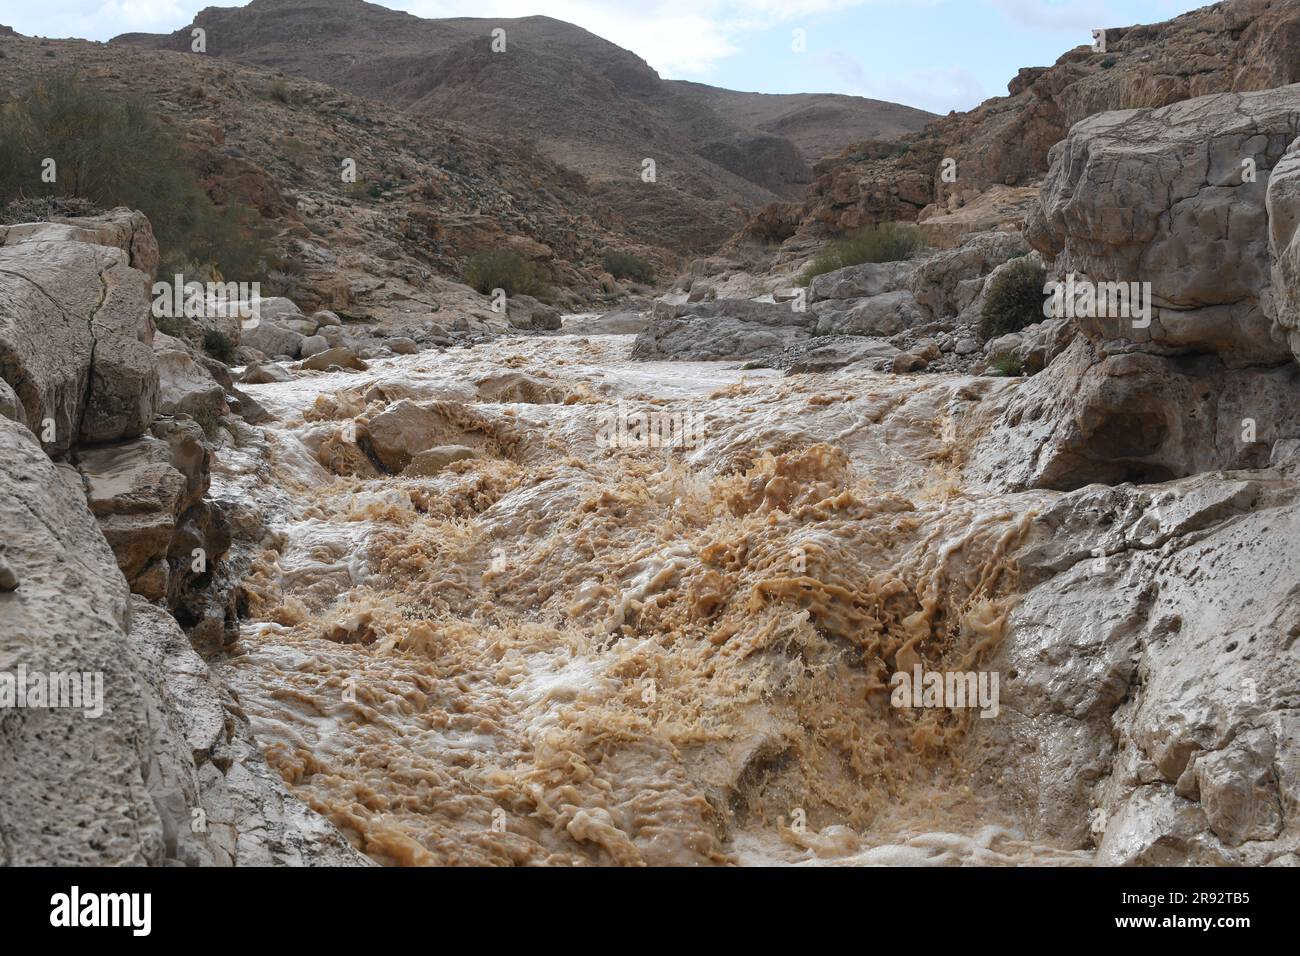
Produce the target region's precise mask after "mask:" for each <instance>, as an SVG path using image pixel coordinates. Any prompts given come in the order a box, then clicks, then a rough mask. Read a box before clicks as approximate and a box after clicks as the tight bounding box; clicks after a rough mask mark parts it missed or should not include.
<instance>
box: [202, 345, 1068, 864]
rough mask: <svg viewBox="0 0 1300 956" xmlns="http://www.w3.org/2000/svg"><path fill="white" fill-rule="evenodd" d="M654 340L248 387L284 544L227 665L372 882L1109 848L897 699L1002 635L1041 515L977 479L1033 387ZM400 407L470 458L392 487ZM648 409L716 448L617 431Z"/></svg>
mask: <svg viewBox="0 0 1300 956" xmlns="http://www.w3.org/2000/svg"><path fill="white" fill-rule="evenodd" d="M631 342H632V339H631V337H630V336H593V337H589V338H579V337H573V336H559V337H553V338H517V339H503V340H499V341H496V342H494V343H492V344H489V345H484V346H479V347H476V348H473V349H450V350H446V351H443V352H425V353H422V354H418V355H413V356H404V357H398V358H393V359H387V360H380V361H376V362H374V363H372V366H371V369H370V370H369V371H368V372H363V373H334V374H318V375H311V376H310V377H302V378H298V379H295V380H294V381H292V382H288V383H283V384H270V385H261V386H250V387H248V390H249V392H251V393H252V394H253V395H254V396H255V397H256V398H257V399H258V400H259V401H260V402H262V403H263V404H264V405H266V406H267V408H268V409H270V410H271V411H272V412H273V414H275V415H276V417H277V421H276V422H275V423H273V424H272V425H270V426H267V427H266V428H265V429H264V433H265V438H264V439H261V438H259V439H257V440H255V441H244V442H240V443H239V447H234V446H231V447H228V448H225V449H223V450H222V452H221V455H220V462H219V465H218V467H217V469H216V473H215V474H214V484H213V490H214V494H216V495H217V496H219V497H221V498H223V499H225V500H227V501H232V502H240V503H242V504H241V507H243V508H244V509H245V511H249V510H250V505H255V506H256V508H257V509H259V510H260V511H261V513H262V515H261V519H260V520H262V521H264V522H265V525H266V529H267V533H266V536H265V537H264V539H263V541H262V544H261V546H260V547H259V549H257V551H256V553H255V554H254V555H253V562H252V569H251V572H250V574H249V577H248V580H247V582H246V585H245V589H246V592H247V595H248V615H249V616H248V618H247V620H246V621H245V623H244V625H243V631H242V637H241V641H240V644H239V651H238V654H237V656H235V657H233V658H232V659H231V660H230V661H229V663H228V664H226V665H225V666H224V667H223V672H224V676H225V677H226V679H227V680H228V681H229V682H230V684H231V685H232V686H233V687H234V688H235V690H236V691H237V693H238V694H239V697H240V699H241V701H242V704H243V707H244V708H245V710H246V711H247V713H248V715H249V717H250V718H251V720H252V722H253V728H254V731H255V733H256V736H257V740H258V743H259V745H260V746H261V747H262V749H263V750H264V751H265V752H266V754H267V756H268V758H269V760H270V761H271V764H272V766H274V767H275V768H276V769H277V770H278V771H279V772H280V773H281V774H282V775H283V776H284V777H285V779H286V780H287V781H288V782H289V783H290V785H291V786H292V787H293V789H294V790H295V792H296V793H297V794H298V795H299V796H300V797H301V798H302V799H304V800H305V801H306V802H307V803H308V804H310V805H311V806H312V807H314V808H315V809H317V810H318V811H319V812H321V813H322V814H324V815H325V816H327V817H328V818H329V819H330V820H332V821H333V822H334V823H335V824H336V825H338V826H339V827H340V828H341V829H342V830H343V831H344V832H345V833H346V834H347V835H348V836H349V837H350V838H351V839H352V841H353V842H354V844H355V845H356V846H357V847H358V848H359V849H361V850H362V851H363V852H365V853H366V854H368V855H369V856H370V857H371V858H372V859H374V860H375V861H376V862H379V863H383V864H400V865H443V864H559V865H574V864H578V865H584V864H606V865H608V864H622V865H629V864H630V865H636V864H651V865H663V864H682V865H696V864H726V863H740V864H754V863H838V864H867V863H937V864H952V863H972V864H986V863H994V864H1003V863H1005V864H1010V863H1024V862H1039V863H1061V864H1079V863H1087V862H1089V860H1090V855H1089V853H1087V852H1084V851H1068V850H1064V849H1060V848H1055V847H1051V846H1043V845H1034V844H1031V843H1029V842H1027V841H1026V840H1024V839H1022V838H1021V836H1020V835H1019V834H1018V833H1017V831H1016V830H1015V828H1014V826H1013V825H1012V822H1011V821H1008V820H1002V819H998V818H997V817H996V815H995V814H994V811H993V810H992V809H991V804H992V801H991V800H990V799H988V797H989V796H990V795H989V794H987V793H985V792H984V788H985V784H983V783H982V782H980V781H977V780H976V779H975V776H974V774H973V772H972V771H971V770H969V769H968V768H969V767H971V766H973V765H974V763H975V762H976V759H977V755H975V754H972V753H971V752H970V747H971V746H973V744H971V743H970V741H969V740H968V738H967V734H966V731H967V729H968V726H969V723H970V722H971V721H972V720H978V719H980V718H979V717H978V712H976V711H972V710H969V709H966V710H945V709H940V708H931V709H900V708H897V707H892V706H891V704H890V686H889V684H890V675H891V674H892V673H894V672H895V671H898V670H905V671H909V672H910V671H911V669H912V668H913V667H914V666H916V665H921V666H922V667H923V668H925V669H928V670H961V671H968V670H974V669H978V667H979V665H980V663H981V662H982V661H984V660H985V659H986V658H987V656H988V655H989V654H990V653H991V651H992V650H993V649H994V648H995V647H996V646H997V644H998V642H999V641H1000V640H1001V639H1002V637H1003V631H1004V628H1005V624H1006V620H1007V615H1008V612H1009V610H1010V608H1011V607H1012V606H1013V605H1014V602H1015V601H1016V596H1017V593H1016V586H1017V582H1016V574H1015V568H1014V567H1013V566H1012V565H1011V564H1010V563H1009V562H1008V560H1007V557H1006V556H1007V553H1008V550H1009V549H1011V548H1013V547H1014V546H1015V545H1016V543H1017V542H1018V541H1019V540H1020V538H1021V536H1022V535H1023V534H1024V533H1025V529H1026V527H1027V524H1028V522H1029V520H1030V519H1031V518H1032V516H1033V515H1034V514H1035V513H1036V512H1037V510H1038V509H1040V508H1041V507H1042V506H1043V504H1044V503H1045V501H1047V500H1048V498H1047V496H1046V495H1045V494H1043V493H1033V494H1026V495H1017V496H1006V495H1001V496H998V497H987V496H982V495H981V494H980V493H979V491H978V489H973V488H967V487H964V485H963V482H962V477H961V475H962V464H963V460H964V457H965V455H966V453H967V450H968V447H969V444H970V442H971V440H972V439H973V437H974V436H975V435H977V434H978V433H979V430H980V429H981V428H982V427H983V425H984V423H985V416H986V415H987V414H989V412H988V411H986V410H987V409H989V408H992V407H996V405H997V404H998V403H997V401H996V399H997V398H998V396H999V395H1000V394H1001V393H1002V392H1003V390H1005V389H1007V388H1008V387H1009V385H1008V383H1006V382H1005V381H1002V380H998V379H990V378H979V379H976V378H963V377H945V376H916V377H899V376H893V375H886V374H874V373H863V372H854V373H848V372H844V373H830V374H819V375H805V376H793V377H790V378H783V377H781V376H780V374H779V373H777V372H772V371H765V370H760V371H738V370H736V369H734V368H729V367H727V366H726V365H725V364H721V363H634V362H631V361H630V360H629V358H628V355H629V352H630V349H631ZM403 400H409V401H415V402H417V403H420V404H422V405H426V406H427V407H428V408H429V409H430V410H431V411H432V415H431V416H426V417H427V418H428V420H429V422H431V423H432V424H430V425H429V426H428V427H429V428H430V429H431V434H430V436H429V440H430V441H432V443H433V444H438V445H446V444H459V445H466V446H469V447H471V448H473V449H475V451H476V452H477V457H474V458H470V459H467V460H463V461H458V462H455V463H454V464H451V465H449V466H448V467H446V468H445V469H444V470H442V471H440V472H437V473H436V474H434V475H432V476H431V477H406V476H391V475H382V476H376V475H375V474H374V472H373V470H372V469H371V465H370V462H369V461H368V460H365V456H364V455H363V454H362V453H361V451H360V450H359V449H358V445H357V439H358V435H361V436H364V435H366V434H367V425H368V423H369V422H370V421H372V420H373V419H375V417H376V416H378V415H379V414H381V413H383V412H384V410H385V409H386V408H390V407H392V405H394V404H395V403H397V402H400V401H403ZM639 414H645V415H647V416H650V415H657V416H660V417H661V420H665V421H673V422H678V423H680V422H683V421H689V422H692V423H693V427H694V431H692V432H690V433H688V434H689V437H690V438H692V439H694V441H693V442H688V443H687V444H688V445H690V447H680V446H674V447H667V448H665V447H659V448H654V447H642V446H641V444H640V443H637V442H636V441H634V440H630V439H629V440H623V438H622V437H620V438H616V439H615V440H613V441H612V442H611V441H610V436H611V435H616V436H618V435H623V436H625V435H626V434H627V433H626V431H625V432H624V433H620V432H619V431H618V430H617V429H615V430H613V431H611V430H610V428H609V425H610V422H611V420H612V419H613V418H614V417H615V416H617V415H623V416H624V420H625V421H626V420H627V418H628V416H636V415H639ZM674 416H675V417H674ZM361 443H362V445H364V444H365V442H364V439H363V440H362V442H361Z"/></svg>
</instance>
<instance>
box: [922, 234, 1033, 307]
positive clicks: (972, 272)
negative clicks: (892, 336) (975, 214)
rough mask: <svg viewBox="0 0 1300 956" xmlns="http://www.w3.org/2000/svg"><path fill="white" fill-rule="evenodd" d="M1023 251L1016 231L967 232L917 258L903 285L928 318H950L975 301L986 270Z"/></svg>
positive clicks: (988, 272) (1022, 241) (986, 275)
mask: <svg viewBox="0 0 1300 956" xmlns="http://www.w3.org/2000/svg"><path fill="white" fill-rule="evenodd" d="M1025 251H1027V250H1026V249H1025V243H1024V240H1023V239H1021V237H1020V236H1019V235H1018V234H1014V233H1006V232H985V233H978V234H975V235H971V236H967V237H966V238H964V239H963V240H962V242H961V243H960V244H959V245H958V246H956V247H955V248H953V249H946V250H943V251H941V252H938V253H936V254H935V255H932V256H928V257H926V258H925V259H922V260H920V261H919V262H918V263H917V265H916V268H915V269H913V270H912V272H911V274H910V275H909V277H908V280H907V288H908V289H909V290H910V291H911V293H912V295H913V296H914V297H915V299H916V302H917V305H919V306H920V308H921V310H922V311H923V312H924V313H925V314H926V316H927V317H928V318H930V319H932V320H934V319H944V318H952V317H954V316H957V315H960V314H961V313H962V312H964V311H965V310H966V309H967V308H969V307H970V306H971V304H972V303H974V302H975V301H976V299H977V298H978V296H979V294H980V292H981V291H982V290H983V288H984V284H985V281H986V279H987V278H988V276H989V274H990V273H992V272H993V271H994V270H995V269H996V268H997V267H998V266H1000V265H1002V264H1004V263H1005V262H1007V261H1008V260H1009V259H1011V258H1012V256H1014V255H1017V254H1019V253H1024V252H1025Z"/></svg>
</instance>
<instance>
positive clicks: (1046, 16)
mask: <svg viewBox="0 0 1300 956" xmlns="http://www.w3.org/2000/svg"><path fill="white" fill-rule="evenodd" d="M993 5H994V6H996V7H998V8H999V9H1000V10H1001V11H1002V12H1003V13H1004V14H1006V15H1007V17H1009V18H1010V19H1011V20H1012V21H1013V22H1015V23H1017V24H1019V25H1020V26H1024V27H1033V28H1035V29H1039V30H1077V31H1079V32H1080V33H1081V34H1082V36H1083V37H1084V38H1085V39H1086V40H1087V42H1091V40H1092V33H1091V31H1092V30H1094V29H1099V28H1101V27H1108V26H1115V25H1116V24H1115V23H1114V22H1113V21H1114V19H1115V18H1114V16H1113V15H1112V14H1111V13H1110V12H1109V10H1108V9H1107V5H1106V4H1105V3H1103V2H1101V0H1087V2H1085V0H1063V2H1053V0H993ZM1079 42H1080V43H1083V42H1085V40H1084V39H1081V40H1080V41H1079Z"/></svg>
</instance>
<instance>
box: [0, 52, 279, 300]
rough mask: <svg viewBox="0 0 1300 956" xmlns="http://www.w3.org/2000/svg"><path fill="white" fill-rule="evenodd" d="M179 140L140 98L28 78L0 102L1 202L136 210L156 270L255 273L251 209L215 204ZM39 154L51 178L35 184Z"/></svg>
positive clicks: (256, 229) (258, 247) (54, 77)
mask: <svg viewBox="0 0 1300 956" xmlns="http://www.w3.org/2000/svg"><path fill="white" fill-rule="evenodd" d="M180 141H181V137H180V136H179V135H178V134H177V133H176V132H175V131H173V130H168V129H165V128H164V127H163V126H162V124H161V123H160V122H159V121H158V119H157V117H156V116H155V115H154V114H153V112H152V111H151V110H150V108H149V107H148V105H147V104H146V103H145V102H144V101H143V100H141V99H138V98H135V97H126V96H117V95H114V94H110V93H107V92H104V91H102V90H98V89H96V88H94V87H92V86H89V85H87V84H86V83H83V82H81V81H80V80H78V79H76V78H75V77H72V76H69V75H66V74H61V73H56V74H49V75H45V76H40V77H36V78H34V79H33V80H32V81H31V82H30V83H29V84H28V86H27V88H26V89H25V90H24V91H22V92H21V93H20V95H19V96H18V97H16V98H15V99H14V100H13V101H11V102H9V103H6V104H4V106H3V107H0V206H3V205H7V204H9V203H11V202H13V201H14V200H18V201H19V202H20V205H21V203H24V202H29V201H33V200H50V201H53V200H56V199H64V200H66V199H67V198H76V199H82V200H85V201H87V202H88V203H91V204H93V205H95V206H98V207H100V208H102V209H110V208H112V207H114V206H128V207H130V208H132V209H139V210H140V211H141V212H143V213H144V214H145V215H146V216H148V217H149V221H150V223H151V224H152V225H153V231H154V235H155V236H156V237H157V239H158V246H159V249H160V250H161V253H162V265H163V268H162V270H161V272H162V274H163V275H168V274H170V273H172V272H177V271H180V272H187V273H190V274H195V275H198V274H203V273H208V274H210V273H212V272H213V271H215V272H217V273H218V274H220V275H221V276H224V277H226V278H229V279H232V280H233V279H239V280H242V281H249V280H254V279H257V278H259V277H260V274H259V271H258V264H259V262H260V261H261V260H262V259H263V258H264V252H263V251H262V244H263V243H264V241H265V238H264V235H263V234H262V232H261V227H260V225H259V217H258V216H257V213H256V212H255V211H253V210H250V209H245V208H242V207H236V206H232V207H227V208H225V209H218V208H217V207H216V206H215V205H214V204H213V202H212V200H211V198H210V197H209V196H208V195H207V193H206V192H205V191H204V189H203V187H202V185H201V184H200V183H199V181H198V179H197V177H196V176H195V174H194V172H193V170H192V169H191V168H190V167H189V165H188V164H187V162H186V158H185V154H184V152H183V151H182V149H181V146H180V145H179V143H180ZM46 158H50V159H53V160H54V161H55V164H56V165H55V172H56V177H55V179H56V181H55V182H52V183H46V182H42V181H41V173H42V170H43V168H44V167H43V163H44V160H45V159H46Z"/></svg>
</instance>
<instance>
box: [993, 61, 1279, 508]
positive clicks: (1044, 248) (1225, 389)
mask: <svg viewBox="0 0 1300 956" xmlns="http://www.w3.org/2000/svg"><path fill="white" fill-rule="evenodd" d="M1298 125H1300V86H1288V87H1283V88H1281V89H1277V90H1269V91H1265V92H1260V93H1246V94H1231V93H1227V94H1219V95H1214V96H1207V97H1201V98H1199V99H1195V100H1189V101H1187V102H1183V103H1178V104H1175V105H1174V106H1170V107H1165V108H1163V109H1159V110H1154V111H1125V112H1120V113H1106V114H1101V115H1098V116H1094V117H1092V118H1090V119H1088V120H1085V121H1084V122H1082V123H1080V124H1078V125H1077V126H1076V127H1075V128H1074V129H1073V130H1072V131H1071V134H1070V136H1069V138H1068V139H1067V140H1066V141H1065V142H1063V143H1062V144H1060V145H1059V146H1058V147H1056V148H1055V149H1054V150H1053V152H1052V156H1053V167H1052V171H1051V173H1050V174H1049V176H1048V178H1047V181H1046V183H1045V184H1044V187H1043V194H1042V208H1041V212H1040V213H1039V214H1038V215H1037V216H1036V217H1035V218H1034V221H1033V223H1032V224H1031V228H1030V230H1029V238H1030V240H1031V241H1032V242H1033V243H1034V244H1035V246H1036V247H1037V248H1038V249H1039V250H1040V251H1041V252H1042V254H1043V256H1044V258H1045V259H1046V260H1047V262H1048V264H1049V270H1050V271H1051V272H1052V273H1054V275H1055V278H1056V279H1057V280H1060V281H1064V280H1065V279H1067V278H1068V276H1069V275H1070V274H1075V275H1076V277H1077V279H1078V280H1079V281H1081V282H1089V281H1090V282H1092V283H1123V284H1130V283H1149V290H1150V301H1151V303H1152V308H1151V310H1150V313H1149V315H1143V313H1142V312H1141V311H1140V310H1137V309H1131V310H1130V311H1129V312H1128V313H1127V314H1125V313H1123V312H1109V314H1106V313H1105V312H1103V310H1096V311H1095V312H1091V313H1090V312H1087V311H1085V312H1083V313H1081V314H1076V315H1075V316H1073V317H1071V319H1070V321H1071V323H1072V324H1073V326H1074V328H1075V329H1076V330H1077V332H1078V333H1079V336H1080V338H1079V339H1077V340H1076V341H1075V342H1074V344H1073V345H1072V346H1071V347H1070V348H1069V349H1068V350H1067V351H1066V352H1065V353H1063V354H1062V355H1061V356H1060V358H1058V359H1057V360H1056V361H1055V362H1053V363H1052V364H1051V365H1050V366H1049V367H1048V368H1047V370H1046V372H1045V373H1044V375H1043V376H1040V377H1038V378H1036V379H1034V380H1033V381H1032V382H1030V383H1029V384H1028V385H1026V386H1025V388H1024V389H1023V391H1022V392H1021V393H1020V394H1019V395H1017V396H1016V397H1015V399H1013V401H1012V402H1011V404H1010V406H1009V408H1008V410H1007V413H1006V414H1005V415H1004V417H1003V419H1002V421H1001V423H1000V424H999V425H998V426H997V427H996V428H994V429H993V431H992V433H991V435H990V436H989V438H988V440H987V441H985V442H983V443H982V444H981V446H980V447H979V448H978V449H977V450H976V452H975V456H974V460H975V463H976V468H977V470H979V472H980V473H981V474H982V475H983V476H984V477H986V478H988V479H989V480H991V481H994V482H1002V483H1004V484H1005V485H1009V486H1013V487H1025V486H1037V487H1051V488H1062V489H1072V488H1078V487H1081V486H1082V485H1085V484H1088V483H1090V482H1105V483H1114V482H1118V481H1126V480H1132V481H1165V480H1168V479H1171V478H1177V477H1182V476H1185V475H1190V474H1194V473H1196V472H1200V471H1207V470H1211V469H1215V468H1242V467H1260V466H1263V465H1264V464H1266V463H1267V462H1268V461H1269V458H1270V451H1271V448H1272V446H1273V445H1274V444H1275V443H1276V442H1278V441H1282V440H1285V439H1288V438H1292V437H1295V436H1296V435H1298V434H1300V400H1298V399H1300V388H1298V385H1300V382H1297V369H1296V366H1295V363H1294V361H1293V359H1292V353H1291V350H1290V348H1289V346H1288V342H1287V333H1288V329H1287V326H1286V323H1287V322H1288V321H1290V320H1289V319H1288V318H1287V316H1289V315H1290V314H1291V311H1290V310H1291V306H1290V304H1289V303H1291V302H1292V301H1294V298H1293V297H1294V295H1295V291H1294V290H1295V287H1294V284H1293V280H1294V276H1293V275H1292V273H1291V271H1290V267H1289V265H1288V261H1289V260H1288V256H1289V251H1288V250H1289V243H1290V238H1291V236H1292V232H1293V228H1292V223H1293V219H1292V216H1293V213H1292V211H1291V208H1292V207H1291V200H1290V192H1291V190H1292V188H1293V187H1292V185H1290V181H1289V177H1290V175H1291V174H1290V172H1289V171H1288V170H1289V167H1288V165H1287V164H1285V163H1282V165H1280V166H1279V169H1278V172H1279V174H1280V175H1281V177H1282V178H1281V179H1280V180H1279V182H1278V183H1277V185H1276V186H1274V187H1273V188H1272V189H1271V190H1266V185H1265V184H1266V181H1267V180H1268V178H1269V173H1270V171H1272V170H1273V167H1274V166H1278V165H1279V163H1280V162H1281V161H1282V157H1283V154H1284V153H1285V152H1286V149H1287V146H1288V145H1289V144H1290V143H1291V142H1292V141H1293V140H1294V138H1295V133H1296V130H1297V126H1298ZM1252 168H1253V169H1254V170H1255V173H1254V176H1253V177H1252V176H1251V175H1247V172H1248V171H1249V170H1251V169H1252ZM1252 179H1253V181H1252ZM1270 194H1271V199H1268V200H1267V201H1266V197H1267V196H1268V195H1270ZM1271 214H1276V221H1272V222H1271V221H1270V215H1271ZM1288 230H1290V231H1288ZM1270 248H1272V249H1274V250H1275V251H1276V252H1277V254H1278V255H1279V257H1280V258H1279V264H1278V265H1276V266H1273V267H1270V259H1269V256H1270ZM1274 277H1276V280H1277V281H1276V283H1275V282H1274V281H1273V280H1274ZM1275 303H1276V304H1275ZM1107 311H1109V310H1107ZM1098 313H1102V314H1098ZM1274 316H1276V317H1277V322H1276V323H1275V322H1274ZM1148 318H1149V323H1148V322H1147V321H1146V320H1147V319H1148Z"/></svg>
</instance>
